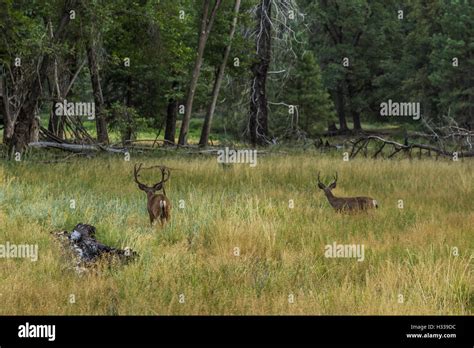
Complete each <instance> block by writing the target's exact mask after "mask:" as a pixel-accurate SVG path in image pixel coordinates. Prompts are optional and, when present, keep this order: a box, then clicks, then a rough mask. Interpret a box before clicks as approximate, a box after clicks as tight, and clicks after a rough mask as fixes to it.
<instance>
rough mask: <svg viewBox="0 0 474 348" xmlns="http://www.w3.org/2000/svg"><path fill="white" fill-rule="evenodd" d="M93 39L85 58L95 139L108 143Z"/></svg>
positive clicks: (88, 45) (88, 44) (89, 42)
mask: <svg viewBox="0 0 474 348" xmlns="http://www.w3.org/2000/svg"><path fill="white" fill-rule="evenodd" d="M96 49H97V48H96V47H95V44H94V42H93V39H91V40H89V41H88V43H87V60H88V63H89V72H90V75H91V84H92V91H93V94H94V103H95V119H96V120H95V124H96V129H97V140H98V141H99V143H104V144H108V142H109V135H108V133H107V122H106V120H105V117H104V96H103V94H102V87H101V85H100V74H99V64H98V61H97V51H96Z"/></svg>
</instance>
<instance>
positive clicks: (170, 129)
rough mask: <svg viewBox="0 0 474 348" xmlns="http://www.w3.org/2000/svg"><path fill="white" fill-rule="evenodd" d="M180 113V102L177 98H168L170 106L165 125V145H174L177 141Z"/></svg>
mask: <svg viewBox="0 0 474 348" xmlns="http://www.w3.org/2000/svg"><path fill="white" fill-rule="evenodd" d="M177 114H178V102H177V101H176V99H175V98H170V99H169V100H168V108H167V111H166V126H165V145H173V144H174V143H175V139H174V137H175V135H176V118H177Z"/></svg>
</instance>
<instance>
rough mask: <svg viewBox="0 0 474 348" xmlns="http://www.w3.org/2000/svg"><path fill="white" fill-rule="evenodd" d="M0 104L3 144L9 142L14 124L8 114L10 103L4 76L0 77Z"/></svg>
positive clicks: (9, 113)
mask: <svg viewBox="0 0 474 348" xmlns="http://www.w3.org/2000/svg"><path fill="white" fill-rule="evenodd" d="M0 97H1V99H0V103H1V109H2V114H3V127H4V128H3V143H4V144H8V142H9V141H11V138H12V136H13V130H14V122H13V118H12V115H11V112H10V102H9V100H8V90H7V81H6V78H5V77H4V76H0Z"/></svg>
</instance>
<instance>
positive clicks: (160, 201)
mask: <svg viewBox="0 0 474 348" xmlns="http://www.w3.org/2000/svg"><path fill="white" fill-rule="evenodd" d="M142 165H143V163H140V164H135V167H134V169H133V175H134V177H135V182H136V183H137V184H138V188H139V189H140V190H142V191H145V193H146V197H147V205H146V207H147V210H148V214H149V215H150V224H151V225H152V226H153V224H154V223H155V222H156V221H157V220H158V219H159V221H160V223H161V225H162V226H163V224H164V223H165V222H166V221H168V220H169V219H170V217H171V215H170V211H171V203H170V201H169V199H168V197H166V192H165V186H164V184H165V182H167V181H168V179H169V178H170V170H169V168H167V167H164V166H154V167H149V168H146V169H150V168H156V167H158V168H160V170H161V181H160V182H158V183H156V184H155V185H153V186H147V185H145V184H143V183H141V182H140V181H139V180H138V178H139V177H140V174H139V172H140V170H141V169H142ZM160 190H163V193H155V192H156V191H160Z"/></svg>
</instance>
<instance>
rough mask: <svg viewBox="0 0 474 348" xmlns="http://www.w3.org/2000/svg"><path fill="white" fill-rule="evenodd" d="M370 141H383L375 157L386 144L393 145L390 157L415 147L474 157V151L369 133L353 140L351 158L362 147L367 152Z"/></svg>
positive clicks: (438, 152) (444, 154) (374, 156)
mask: <svg viewBox="0 0 474 348" xmlns="http://www.w3.org/2000/svg"><path fill="white" fill-rule="evenodd" d="M370 141H375V142H376V143H381V144H382V145H380V147H379V149H378V150H377V151H376V152H375V154H374V155H373V156H372V157H373V158H376V157H377V156H378V155H379V154H381V152H382V149H383V148H384V147H385V145H389V146H392V149H393V150H392V153H391V154H390V155H389V156H388V158H392V157H394V156H395V155H396V154H397V153H399V152H400V151H404V152H405V153H407V154H408V155H411V151H412V150H414V149H419V150H420V153H421V150H426V151H429V152H431V151H432V152H434V153H436V154H437V156H439V155H442V156H446V157H453V155H454V153H455V152H456V153H457V157H458V158H464V157H474V151H467V152H466V151H449V150H446V149H442V148H439V147H436V146H433V145H427V144H420V143H412V144H408V145H405V144H401V143H399V142H396V141H393V140H387V139H384V138H382V137H380V136H376V135H369V136H363V137H360V138H358V139H357V140H355V141H353V142H352V151H351V154H350V156H349V157H350V158H354V157H355V156H356V155H357V154H358V153H359V152H360V150H361V149H364V153H365V154H367V151H368V150H367V147H368V145H369V142H370Z"/></svg>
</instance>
